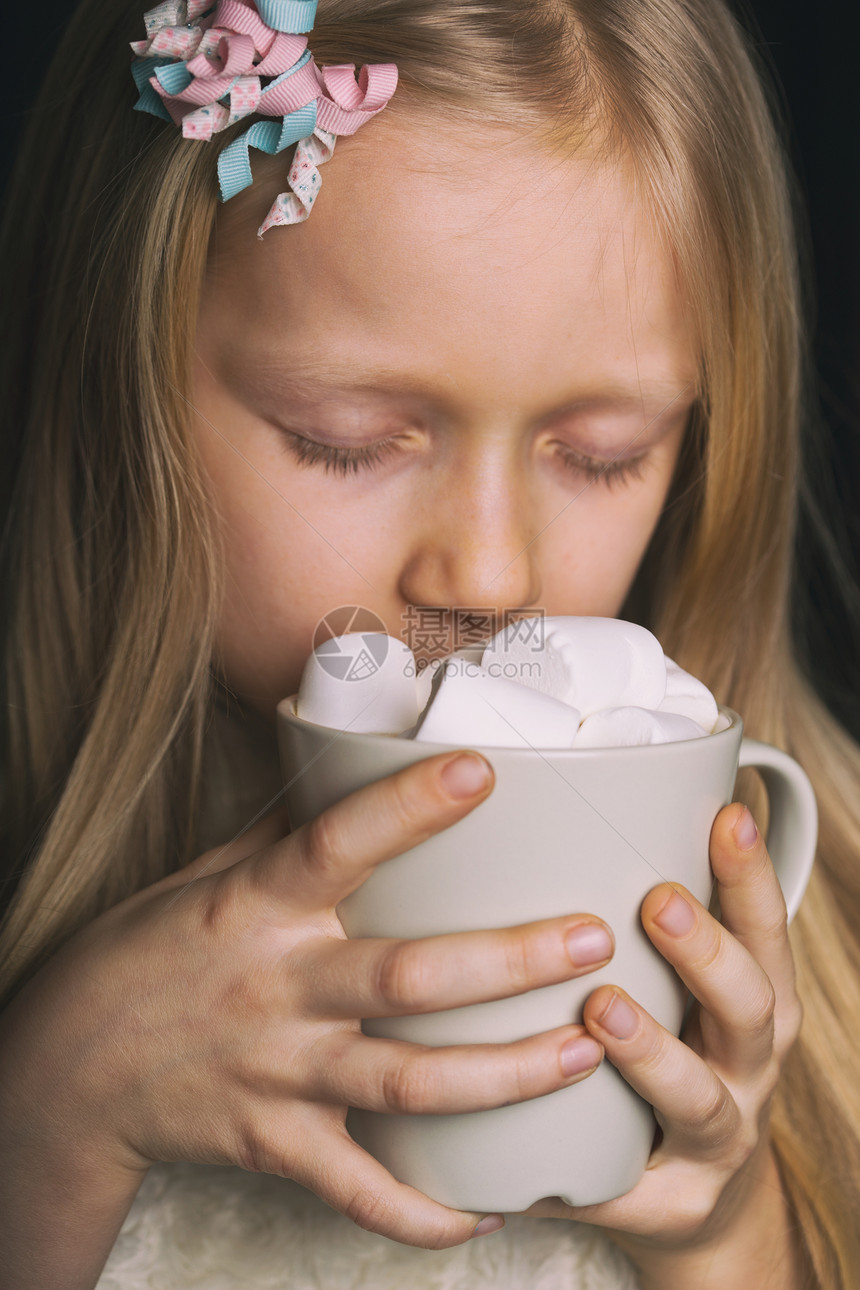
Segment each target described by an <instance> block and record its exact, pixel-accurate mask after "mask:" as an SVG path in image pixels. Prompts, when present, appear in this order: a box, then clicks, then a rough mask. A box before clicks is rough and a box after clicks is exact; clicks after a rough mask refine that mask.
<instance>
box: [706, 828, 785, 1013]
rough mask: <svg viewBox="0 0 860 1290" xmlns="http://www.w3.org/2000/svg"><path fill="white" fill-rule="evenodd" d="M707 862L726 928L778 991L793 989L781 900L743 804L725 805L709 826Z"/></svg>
mask: <svg viewBox="0 0 860 1290" xmlns="http://www.w3.org/2000/svg"><path fill="white" fill-rule="evenodd" d="M710 856H711V867H712V869H713V871H714V876H715V878H716V879H717V884H718V886H717V891H718V894H719V899H720V916H721V921H722V923H723V925H724V926H725V927H727V928H728V930H729V931H730V932H731V933H732V935H733V936H736V937H737V939H738V940H739V941H740V942H741V944H742V945H745V946H746V948H747V949H748V950H749V952H750V954H752V956H753V958H754V959H756V961H757V962H759V963H760V964H761V966H762V967H763V968H764V970H765V972H766V973H767V975H768V976H769V977H770V979H771V981H772V982H773V983H774V986H775V988H776V990H777V994H778V995H784V996H785V997H786V998H789V997H790V996H791V995H792V994H793V992H794V975H795V974H794V961H793V959H792V955H791V947H790V945H789V942H788V934H787V919H786V909H785V899H784V897H783V894H782V889H781V888H780V885H779V881H778V879H777V876H776V873H775V872H774V868H773V865H772V863H771V860H770V857H769V855H768V853H767V847H766V846H765V843H764V839H763V837H762V836H761V834H760V833H759V831H758V829H757V828H756V824H755V820H754V819H753V817H752V815H751V814H750V812H749V811H748V810H747V808H746V807H745V806H741V805H740V804H739V803H737V802H735V803H733V804H732V805H731V806H727V807H725V809H724V810H722V811H721V812H720V814H719V815H718V816H717V818H716V820H715V821H714V827H713V829H712V831H711V846H710Z"/></svg>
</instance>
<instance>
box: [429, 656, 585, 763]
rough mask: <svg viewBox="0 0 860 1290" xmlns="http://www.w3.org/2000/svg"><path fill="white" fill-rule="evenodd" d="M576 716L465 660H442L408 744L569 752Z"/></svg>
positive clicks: (562, 705) (563, 706)
mask: <svg viewBox="0 0 860 1290" xmlns="http://www.w3.org/2000/svg"><path fill="white" fill-rule="evenodd" d="M578 726H579V713H578V712H577V710H576V709H575V708H572V707H570V706H569V705H568V704H566V703H559V702H558V700H557V699H553V698H550V696H549V695H546V694H540V693H538V692H536V691H535V690H532V689H530V688H529V687H528V686H525V685H519V684H518V683H517V682H516V681H509V680H506V679H505V678H504V677H499V676H492V675H490V674H489V673H488V672H487V671H486V669H485V668H483V667H481V666H479V665H478V664H477V663H475V662H473V661H471V660H470V659H467V658H458V657H457V656H453V657H451V658H448V659H446V660H445V666H444V669H443V670H442V672H441V674H440V676H439V679H438V682H437V684H436V687H435V689H434V692H433V695H432V697H431V699H430V702H429V704H428V705H427V707H426V708H425V710H424V713H423V715H422V717H421V719H420V720H419V722H418V726H417V729H416V731H415V735H414V738H415V739H417V740H425V741H428V742H430V743H437V744H465V745H468V746H472V747H474V746H480V747H489V748H569V747H570V746H571V744H572V743H573V741H574V738H575V737H576V732H577V728H578Z"/></svg>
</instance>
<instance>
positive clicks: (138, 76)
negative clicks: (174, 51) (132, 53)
mask: <svg viewBox="0 0 860 1290" xmlns="http://www.w3.org/2000/svg"><path fill="white" fill-rule="evenodd" d="M172 63H173V59H172V58H159V57H157V56H155V55H150V57H149V58H136V59H135V60H134V62H133V63H132V65H131V74H132V76H133V77H134V83H135V85H136V86H137V88H138V90H139V91H140V98H139V99H138V100H137V102H136V103H135V104H134V111H135V112H150V113H151V114H152V115H153V116H160V117H161V118H162V120H163V121H172V120H173V118H172V117H171V115H170V113H169V112H168V110H167V108H166V107H165V106H164V103H163V102H162V101H161V98H160V97H159V95H158V94H156V92H155V90H154V89H153V88H152V86H151V85H150V83H149V78H150V76H152V74H153V72H156V73H157V71H158V69H159V67H166V66H168V65H169V64H172Z"/></svg>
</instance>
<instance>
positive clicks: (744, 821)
mask: <svg viewBox="0 0 860 1290" xmlns="http://www.w3.org/2000/svg"><path fill="white" fill-rule="evenodd" d="M732 832H733V833H734V835H735V842H737V844H738V847H739V848H740V850H741V851H750V850H751V849H752V848H753V847H754V846H755V843H756V839H757V838H758V829H757V828H756V826H755V820H754V819H753V817H752V815H750V812H749V810H748V809H747V807H744V809H743V811H742V813H741V816H740V819H739V820H738V821H737V823H736V824H735V827H734V829H733V830H732Z"/></svg>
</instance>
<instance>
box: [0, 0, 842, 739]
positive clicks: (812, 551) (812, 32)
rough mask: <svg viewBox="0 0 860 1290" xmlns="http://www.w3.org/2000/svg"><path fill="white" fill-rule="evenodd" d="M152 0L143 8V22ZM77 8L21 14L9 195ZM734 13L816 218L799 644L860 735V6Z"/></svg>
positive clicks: (10, 73) (830, 698)
mask: <svg viewBox="0 0 860 1290" xmlns="http://www.w3.org/2000/svg"><path fill="white" fill-rule="evenodd" d="M151 2H152V0H147V2H146V3H144V0H142V3H141V14H143V11H144V9H145V8H147V7H148V5H149V3H151ZM524 2H525V0H524ZM73 4H74V0H64V2H63V3H59V2H58V0H43V3H42V4H41V5H39V6H33V7H32V8H29V7H28V8H27V9H26V10H25V9H24V8H23V6H18V10H17V13H16V14H15V17H14V21H13V25H14V24H15V23H17V24H18V26H19V30H18V32H17V33H14V32H13V39H12V42H11V45H9V46H7V48H11V49H12V50H16V51H26V56H25V57H20V56H19V57H17V58H16V59H15V60H14V61H12V65H11V66H8V65H7V68H6V72H5V81H6V83H5V86H4V89H5V94H4V102H5V106H6V121H5V123H4V129H3V132H2V140H0V182H2V183H3V184H4V185H5V180H6V176H7V174H8V169H9V165H10V163H11V158H12V156H13V154H14V148H15V144H16V140H17V137H18V134H19V132H20V129H21V126H22V124H23V122H24V121H25V118H26V115H27V111H28V108H29V105H30V103H31V100H32V96H33V91H34V88H35V84H34V82H35V81H36V79H37V74H36V73H34V71H33V69H34V68H39V67H43V66H45V64H46V62H47V59H48V58H49V57H50V54H51V52H52V51H53V48H54V46H55V44H56V42H57V40H58V38H59V35H60V33H61V31H62V28H63V24H64V20H65V17H66V15H67V14H68V13H69V11H70V9H71V8H72V7H73ZM734 8H735V10H736V12H738V14H739V15H740V17H741V19H742V21H743V22H744V24H745V26H746V27H747V29H748V30H750V31H751V32H752V34H753V39H754V42H755V44H756V46H757V48H758V49H759V52H760V54H761V56H762V58H763V59H764V61H765V62H766V63H767V64H768V65H769V66H770V68H771V70H772V72H773V74H774V76H775V78H776V82H777V93H778V96H779V98H780V101H781V103H782V113H783V116H784V118H785V122H786V131H787V139H788V144H789V151H790V155H791V157H792V160H793V163H794V166H795V169H796V171H797V174H798V178H799V181H800V186H801V191H802V193H803V196H804V198H805V202H806V209H807V211H808V233H809V245H810V249H811V255H812V269H813V279H812V280H813V289H814V295H815V300H814V302H813V304H814V308H813V315H812V322H813V332H812V335H813V343H814V358H815V365H816V371H817V376H818V398H819V403H820V410H821V418H822V422H823V425H824V428H825V435H824V439H823V448H822V449H821V456H820V459H819V460H816V461H812V460H810V462H809V469H808V471H807V474H808V477H809V479H810V481H811V488H812V493H813V500H814V503H815V505H816V507H817V508H818V510H819V511H820V512H821V513H822V514H823V515H824V516H825V517H826V520H827V525H828V530H829V539H828V540H826V541H823V540H822V538H821V536H820V534H819V533H817V532H816V528H815V526H814V525H812V524H810V523H809V522H808V521H806V520H805V521H804V522H803V523H802V525H801V531H800V533H799V537H798V553H799V559H800V574H801V576H800V580H799V583H798V586H799V594H798V602H797V611H796V619H797V627H798V635H799V639H800V640H801V642H802V643H804V644H803V648H804V649H805V651H806V653H807V655H808V666H809V669H810V671H811V673H812V675H813V679H814V680H815V683H816V685H817V687H818V689H819V691H820V692H821V693H822V695H823V696H824V698H825V699H826V700H827V702H828V703H829V704H830V706H831V707H832V708H833V710H834V711H835V712H836V713H837V715H839V716H841V717H842V719H843V720H844V722H845V724H846V725H848V726H849V728H851V729H853V731H854V732H855V734H857V735H858V737H860V669H858V659H860V591H858V588H860V249H858V243H860V110H859V109H858V101H860V93H858V91H860V6H858V3H857V0H820V2H819V3H811V2H810V0H734ZM7 29H8V28H7ZM16 36H17V39H16V38H15V37H16ZM828 548H830V556H828ZM834 550H835V551H836V552H837V560H836V564H834V561H833V559H832V554H833V551H834ZM837 565H841V568H842V573H841V574H840V573H839V572H838V571H837ZM846 575H847V577H846Z"/></svg>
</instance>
